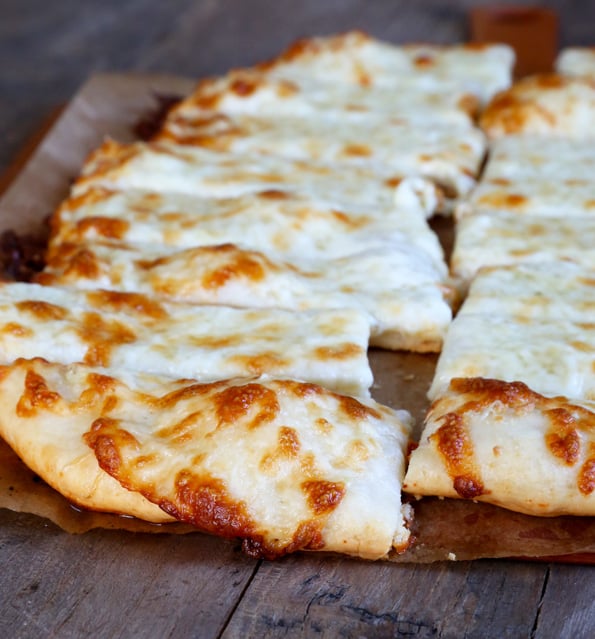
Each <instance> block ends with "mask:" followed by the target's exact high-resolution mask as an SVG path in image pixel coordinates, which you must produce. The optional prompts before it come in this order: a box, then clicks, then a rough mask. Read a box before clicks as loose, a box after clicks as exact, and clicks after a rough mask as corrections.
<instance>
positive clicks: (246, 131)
mask: <svg viewBox="0 0 595 639" xmlns="http://www.w3.org/2000/svg"><path fill="white" fill-rule="evenodd" d="M156 139H157V140H158V141H165V142H174V143H176V144H183V145H192V146H197V147H201V148H207V149H211V150H213V151H224V152H228V153H233V154H240V155H254V154H256V155H266V156H275V157H281V158H288V159H291V160H296V161H302V162H308V163H315V164H320V165H323V166H330V167H333V170H335V171H337V170H339V169H340V167H342V166H343V165H346V166H353V167H361V168H365V169H368V170H370V171H372V172H374V173H376V174H377V175H378V176H379V177H380V178H384V179H390V178H391V177H392V176H395V175H410V176H415V175H418V176H421V177H426V178H429V179H432V180H434V181H435V182H436V183H437V184H438V185H439V186H441V187H443V188H444V189H445V190H446V191H447V193H449V194H452V195H453V196H459V195H463V194H465V193H467V192H469V190H470V189H471V187H472V186H473V185H474V184H475V177H476V176H477V174H478V172H479V169H480V166H481V163H482V160H483V156H484V152H485V142H484V138H483V135H482V134H481V132H480V131H479V130H477V129H475V128H471V127H468V128H464V129H461V128H454V129H453V128H452V127H451V126H431V127H415V126H411V125H409V124H402V123H398V122H397V123H395V122H393V121H391V118H390V116H389V117H386V116H384V117H380V116H378V115H376V114H372V113H369V114H368V115H367V117H366V118H365V119H361V120H350V121H344V120H342V119H340V118H337V117H335V115H334V114H333V113H331V114H326V113H321V114H319V115H318V116H317V117H315V118H314V117H309V118H300V117H285V118H279V117H269V118H264V117H262V116H259V117H248V116H236V117H233V118H230V117H229V116H227V115H225V114H214V115H212V116H211V117H207V118H203V119H199V120H192V121H191V120H181V119H180V118H177V119H175V120H174V119H172V120H169V121H167V122H166V124H165V127H164V129H163V131H162V132H161V133H160V134H158V135H157V137H156Z"/></svg>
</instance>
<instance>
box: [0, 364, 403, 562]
mask: <svg viewBox="0 0 595 639" xmlns="http://www.w3.org/2000/svg"><path fill="white" fill-rule="evenodd" d="M150 384H151V386H152V387H153V391H152V392H151V393H149V392H147V390H146V388H144V387H143V388H142V389H141V390H140V391H139V389H138V388H137V387H135V386H132V387H131V386H128V385H127V384H125V383H124V382H123V381H121V380H120V379H119V378H118V377H117V376H116V377H108V376H105V375H100V374H98V373H97V371H94V370H93V369H90V368H88V367H85V366H80V365H77V366H70V367H66V366H60V365H57V364H49V363H47V362H43V361H41V360H33V361H23V360H20V361H18V362H16V363H15V364H13V365H12V366H8V367H4V368H3V369H2V375H1V376H0V407H1V409H2V410H1V417H0V434H1V435H2V437H3V438H5V439H6V441H7V442H8V443H9V444H10V445H11V446H12V447H13V448H14V449H15V451H16V452H17V453H18V454H19V455H20V456H21V457H22V458H23V460H24V461H25V462H26V463H27V464H28V465H29V466H30V467H31V468H32V469H34V470H35V471H36V472H37V473H38V474H39V475H40V476H41V477H43V478H44V479H45V480H46V481H47V482H48V483H50V484H51V485H53V486H54V487H56V488H57V489H58V490H59V491H61V492H62V493H63V494H64V495H65V496H67V497H68V498H69V499H71V500H73V501H74V502H75V503H77V504H79V505H81V506H84V507H88V508H94V509H101V510H108V511H113V512H124V513H126V514H135V515H137V516H140V517H143V518H147V519H149V520H151V521H170V520H171V517H170V515H174V516H175V518H176V519H180V520H182V521H186V522H188V523H191V524H194V525H195V526H197V527H198V528H199V529H202V530H205V531H207V532H211V533H214V534H218V535H222V536H225V537H239V538H242V539H243V540H244V548H245V549H246V550H247V551H248V552H249V553H250V554H252V555H253V556H256V555H258V556H265V557H266V556H268V557H275V556H280V555H282V554H285V553H287V552H292V551H296V550H304V549H309V550H326V551H335V552H342V553H348V554H352V555H357V556H360V557H365V558H368V559H378V558H382V557H385V556H386V555H387V554H388V553H389V552H392V551H395V550H396V551H402V550H404V549H405V548H406V546H407V544H408V539H409V530H408V529H407V526H406V520H405V514H404V513H405V511H406V507H404V506H402V505H401V498H400V497H401V496H400V489H401V481H402V478H403V474H404V467H405V448H406V446H407V438H408V434H409V432H410V425H411V419H410V416H409V415H408V414H407V413H405V412H404V411H393V410H391V409H389V408H386V407H384V406H381V405H379V404H377V403H375V402H373V401H371V400H361V401H358V400H355V399H353V398H351V397H346V396H342V395H337V394H335V393H332V392H330V391H328V390H326V389H323V388H320V387H318V386H315V385H313V384H303V383H300V382H296V381H283V380H263V379H252V380H247V381H246V380H245V381H238V380H235V381H230V380H227V381H221V382H217V383H214V384H206V385H205V384H200V383H196V382H193V381H192V380H186V381H185V382H171V381H169V380H166V379H161V380H159V379H158V378H153V379H152V380H151V381H150ZM108 431H110V432H108ZM114 459H117V460H118V461H117V463H114V462H113V460H114ZM141 492H142V493H143V494H144V495H146V496H147V499H148V500H147V499H145V498H144V497H142V496H141V494H140V493H141ZM154 504H159V506H160V508H161V509H162V510H160V509H159V508H157V506H156V505H154Z"/></svg>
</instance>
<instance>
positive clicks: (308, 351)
mask: <svg viewBox="0 0 595 639" xmlns="http://www.w3.org/2000/svg"><path fill="white" fill-rule="evenodd" d="M0 310H1V312H2V324H1V327H0V358H1V361H2V362H3V363H10V362H12V361H14V360H15V359H18V358H29V359H30V358H34V357H43V358H44V359H46V360H48V361H55V362H59V363H65V364H68V363H73V362H84V363H86V364H89V365H92V366H98V367H103V368H106V369H108V370H115V371H118V370H120V369H126V370H132V371H144V372H147V373H153V374H160V375H167V376H170V377H174V378H182V377H188V378H194V379H198V380H200V381H212V380H216V379H227V378H232V377H247V376H253V375H259V374H266V375H270V376H271V377H289V378H294V379H301V380H306V381H312V382H315V383H320V384H321V385H324V386H326V387H328V388H332V389H336V390H340V391H344V392H347V393H353V394H356V395H363V396H366V395H367V394H368V387H369V386H370V385H371V383H372V373H371V371H370V368H369V365H368V362H367V358H366V352H367V346H368V338H369V333H370V323H371V320H370V318H369V316H368V315H365V314H363V313H361V312H357V311H355V310H349V309H337V310H328V311H315V310H312V311H303V312H289V311H284V310H280V309H270V310H267V309H260V310H241V309H235V308H229V307H223V306H211V307H207V306H202V307H201V306H193V305H182V304H165V303H163V304H162V303H159V302H156V301H155V300H153V299H151V298H147V297H144V296H142V295H135V294H131V293H121V292H115V291H77V290H74V289H72V290H67V289H60V288H54V287H49V286H38V285H33V284H3V285H2V286H1V287H0Z"/></svg>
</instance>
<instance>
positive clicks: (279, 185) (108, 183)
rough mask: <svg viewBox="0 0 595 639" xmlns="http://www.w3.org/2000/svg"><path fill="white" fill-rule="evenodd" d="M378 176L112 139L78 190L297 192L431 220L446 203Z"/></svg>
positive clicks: (231, 194)
mask: <svg viewBox="0 0 595 639" xmlns="http://www.w3.org/2000/svg"><path fill="white" fill-rule="evenodd" d="M405 177H407V176H403V175H394V176H391V177H390V178H388V179H385V178H382V177H380V176H378V175H376V174H375V173H374V172H372V171H367V170H364V169H357V168H353V167H342V168H341V170H340V171H337V170H336V169H334V168H332V167H328V166H324V165H316V164H313V163H311V162H310V163H307V162H300V161H292V160H287V159H283V158H279V157H270V156H266V155H260V156H253V155H239V154H231V153H223V152H214V151H209V150H207V149H204V148H200V147H191V146H180V145H174V144H166V143H153V144H143V143H136V144H128V145H124V144H118V143H117V142H114V141H111V140H108V141H107V142H105V143H104V144H103V145H102V146H101V147H100V148H99V149H97V151H95V152H94V153H93V154H92V155H91V156H90V157H89V159H88V160H87V162H86V163H85V166H84V167H83V169H82V171H81V176H80V177H79V179H78V180H77V181H76V183H75V185H74V187H73V195H75V196H76V195H81V194H82V193H84V192H85V191H86V190H87V189H88V188H89V187H91V186H95V187H97V186H98V187H106V188H108V189H111V190H118V189H139V190H145V191H157V192H160V193H162V192H174V193H183V194H187V195H193V196H200V197H205V198H235V197H239V196H242V195H246V194H249V193H257V192H261V191H291V192H297V193H299V194H300V195H302V196H305V197H308V196H312V197H314V198H315V199H318V200H323V201H325V202H328V203H330V204H333V205H336V206H338V207H339V208H341V207H342V206H345V207H347V208H349V207H353V206H359V205H361V206H365V207H368V208H370V207H383V208H391V207H395V206H399V205H400V202H401V200H402V199H404V200H405V201H406V202H407V203H408V204H411V203H412V202H416V204H415V205H416V206H422V207H423V208H424V210H426V213H427V215H428V217H429V216H430V215H431V214H432V213H433V212H434V211H435V209H436V208H437V206H438V205H439V204H440V194H439V192H438V191H436V190H435V189H434V188H432V187H431V186H430V185H428V184H426V183H423V182H420V181H414V182H413V183H412V182H411V181H408V180H406V181H405V182H406V184H405V187H404V189H401V183H402V182H403V179H404V178H405Z"/></svg>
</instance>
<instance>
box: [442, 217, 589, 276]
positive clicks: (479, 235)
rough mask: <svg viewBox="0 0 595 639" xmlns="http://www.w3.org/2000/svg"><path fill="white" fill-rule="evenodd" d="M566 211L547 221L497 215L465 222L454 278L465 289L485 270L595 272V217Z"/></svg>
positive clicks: (459, 225) (460, 224)
mask: <svg viewBox="0 0 595 639" xmlns="http://www.w3.org/2000/svg"><path fill="white" fill-rule="evenodd" d="M564 212H565V209H564V208H561V209H560V211H559V215H558V216H556V217H550V216H548V217H544V216H543V215H527V214H524V215H519V214H518V213H517V212H516V210H515V211H513V212H511V211H506V210H495V211H489V212H485V213H475V214H473V215H467V216H465V217H463V218H462V219H460V220H459V221H458V223H457V233H456V237H455V243H454V248H453V252H452V256H451V260H450V263H451V269H452V273H453V275H454V276H455V278H456V279H457V280H458V281H459V282H461V283H463V285H465V283H468V282H469V281H470V280H471V279H472V278H473V277H474V276H475V274H476V273H477V271H478V270H479V269H480V268H482V267H484V266H505V265H513V264H522V263H529V262H530V263H536V262H574V263H576V264H579V265H581V266H582V267H583V269H588V270H594V269H595V216H592V215H588V216H579V215H572V214H569V216H568V217H565V216H564ZM552 213H553V212H552Z"/></svg>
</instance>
